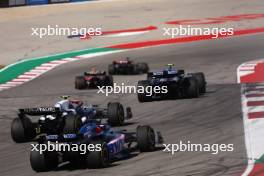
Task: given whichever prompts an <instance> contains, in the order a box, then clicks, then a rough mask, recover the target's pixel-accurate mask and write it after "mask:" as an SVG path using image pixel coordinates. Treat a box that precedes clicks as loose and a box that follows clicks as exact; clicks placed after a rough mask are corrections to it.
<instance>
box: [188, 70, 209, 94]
mask: <svg viewBox="0 0 264 176" xmlns="http://www.w3.org/2000/svg"><path fill="white" fill-rule="evenodd" d="M191 75H192V76H194V77H195V78H196V79H197V81H198V85H199V90H200V93H201V94H204V93H206V80H205V75H204V73H202V72H198V73H191Z"/></svg>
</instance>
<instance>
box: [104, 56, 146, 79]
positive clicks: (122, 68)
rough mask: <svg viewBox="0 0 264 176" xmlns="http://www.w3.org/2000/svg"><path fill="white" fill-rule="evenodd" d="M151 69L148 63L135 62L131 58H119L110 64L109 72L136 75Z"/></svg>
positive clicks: (111, 73)
mask: <svg viewBox="0 0 264 176" xmlns="http://www.w3.org/2000/svg"><path fill="white" fill-rule="evenodd" d="M148 71H149V67H148V64H147V63H143V62H142V63H134V62H133V61H131V60H129V59H128V58H127V60H119V61H113V63H112V64H110V65H109V66H108V73H109V74H110V75H134V74H143V73H147V72H148Z"/></svg>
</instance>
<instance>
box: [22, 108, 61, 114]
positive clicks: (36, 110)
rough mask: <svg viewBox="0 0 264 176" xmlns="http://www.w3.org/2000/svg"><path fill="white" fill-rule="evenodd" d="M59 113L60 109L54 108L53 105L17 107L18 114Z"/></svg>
mask: <svg viewBox="0 0 264 176" xmlns="http://www.w3.org/2000/svg"><path fill="white" fill-rule="evenodd" d="M59 113H61V111H60V109H59V108H55V107H38V108H25V109H19V114H20V115H31V116H39V115H57V114H59Z"/></svg>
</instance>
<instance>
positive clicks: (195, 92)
mask: <svg viewBox="0 0 264 176" xmlns="http://www.w3.org/2000/svg"><path fill="white" fill-rule="evenodd" d="M188 81H189V86H188V87H187V97H188V98H197V97H199V95H200V93H199V84H198V81H197V79H196V78H195V77H189V78H188Z"/></svg>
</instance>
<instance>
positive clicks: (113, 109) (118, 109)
mask: <svg viewBox="0 0 264 176" xmlns="http://www.w3.org/2000/svg"><path fill="white" fill-rule="evenodd" d="M107 114H108V123H109V124H110V125H112V126H121V125H123V123H124V121H125V112H124V108H123V105H122V104H120V103H118V102H114V103H109V104H108V108H107Z"/></svg>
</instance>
